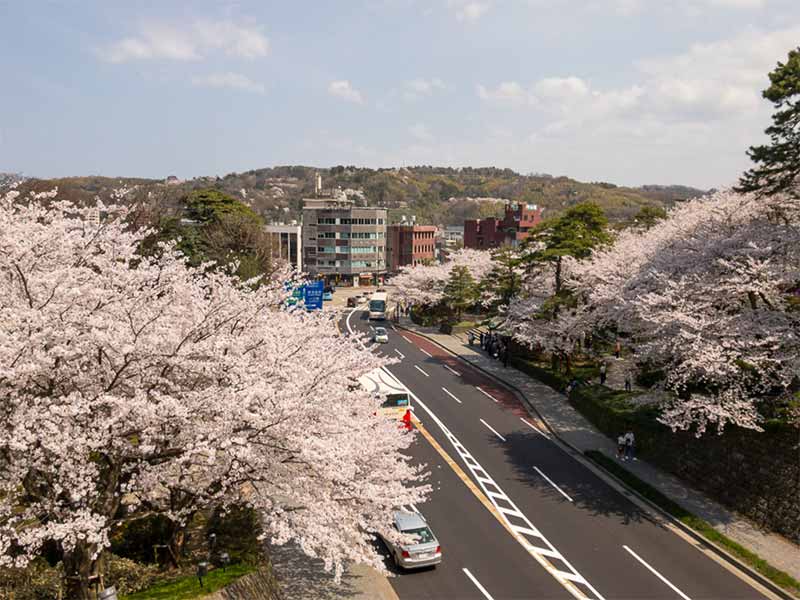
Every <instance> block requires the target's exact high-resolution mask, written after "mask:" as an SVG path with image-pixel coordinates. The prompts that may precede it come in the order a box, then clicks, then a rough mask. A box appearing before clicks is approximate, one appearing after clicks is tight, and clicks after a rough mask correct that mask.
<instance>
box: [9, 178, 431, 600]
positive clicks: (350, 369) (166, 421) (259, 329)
mask: <svg viewBox="0 0 800 600" xmlns="http://www.w3.org/2000/svg"><path fill="white" fill-rule="evenodd" d="M86 215H87V211H86V210H85V209H80V208H78V207H75V206H72V205H70V204H68V203H64V202H59V201H58V200H57V198H56V197H54V196H53V195H47V196H46V197H29V198H21V197H19V196H18V194H17V193H16V192H13V191H12V192H10V193H8V194H7V195H5V196H4V197H3V198H2V199H1V200H0V322H2V324H3V325H2V327H1V328H0V364H1V365H2V369H0V566H18V567H24V566H25V565H26V564H27V563H28V561H30V560H31V559H32V558H33V557H34V556H35V555H36V554H37V552H39V551H40V550H41V548H42V545H43V544H44V543H45V542H48V541H55V542H56V543H57V544H58V545H59V547H60V549H61V550H62V551H63V559H64V565H65V571H66V574H67V577H68V580H67V582H68V586H67V588H68V597H70V598H88V597H89V581H90V579H91V578H92V577H93V576H95V575H96V574H97V573H98V572H99V570H100V568H101V561H102V557H103V552H104V549H105V548H106V547H107V546H108V544H109V536H110V534H111V533H112V531H113V530H114V528H116V527H118V526H120V525H121V524H122V523H123V522H125V521H126V520H132V519H137V518H141V517H142V516H144V515H147V514H153V513H157V514H163V515H165V516H167V517H168V518H169V519H171V520H173V521H174V522H176V523H182V522H184V521H185V520H186V519H187V518H188V517H189V516H190V515H192V514H193V513H194V512H195V511H197V510H199V509H201V508H203V507H206V506H209V505H212V504H225V503H241V504H244V505H247V506H250V507H252V508H253V509H255V510H256V511H257V513H258V514H259V515H260V517H261V519H262V520H263V524H264V528H265V531H266V532H267V534H268V535H270V536H271V537H272V538H273V540H274V542H275V543H278V544H281V543H285V542H287V541H289V540H293V539H294V540H297V541H298V542H299V544H300V547H301V548H302V550H303V551H304V552H306V553H307V554H308V555H310V556H317V557H320V558H322V559H323V560H324V562H325V566H326V568H327V569H332V570H333V571H334V572H335V573H336V574H337V575H338V574H340V573H341V570H342V565H343V563H344V562H345V561H350V560H352V561H359V562H366V563H370V564H373V565H375V566H377V567H379V568H380V567H381V564H382V563H381V561H380V560H379V558H378V557H377V556H376V554H375V552H374V550H373V549H372V546H371V545H370V543H369V539H368V535H369V533H370V532H373V531H376V530H380V529H385V528H386V527H387V526H388V525H389V519H390V512H391V509H392V508H393V507H396V506H398V505H401V504H408V503H416V502H420V501H422V500H424V497H425V496H426V494H427V493H428V492H429V487H428V486H427V485H424V484H423V483H422V481H423V478H424V473H423V471H422V467H419V466H414V465H412V464H411V463H410V462H409V459H408V458H407V457H406V456H405V455H404V454H403V453H402V451H403V450H404V449H406V448H407V447H408V445H409V444H410V443H411V440H412V434H408V433H405V432H403V431H401V430H400V429H399V428H398V427H397V425H396V423H393V422H391V421H388V420H386V419H385V418H384V417H381V416H380V415H379V414H378V411H377V405H376V400H375V399H373V398H371V397H370V396H369V395H368V394H367V392H365V391H363V390H362V389H361V388H360V387H359V386H358V385H357V378H358V377H359V376H360V375H362V374H364V373H365V372H366V371H368V370H370V369H372V368H375V367H376V366H378V365H379V364H380V362H379V359H377V358H375V357H374V356H373V355H372V354H370V353H369V352H367V351H366V350H363V349H360V348H359V347H358V346H357V345H356V344H355V341H354V340H351V339H349V338H346V337H344V336H342V335H340V334H339V332H338V331H337V329H336V324H335V322H334V321H333V320H331V319H330V318H329V317H328V315H327V314H322V313H318V314H307V313H302V314H301V311H295V312H293V313H288V312H286V311H283V310H281V309H280V306H281V305H282V301H283V299H284V295H285V292H284V291H283V281H282V280H281V279H280V278H278V279H277V280H276V281H273V282H262V284H261V285H253V283H254V282H253V281H250V282H241V281H240V280H238V279H237V278H235V277H233V276H231V275H229V274H227V273H225V272H222V271H220V270H210V269H207V268H204V267H205V266H206V265H201V267H199V268H192V267H190V266H187V263H186V261H185V260H184V259H183V257H182V256H181V255H180V254H179V253H177V252H176V251H175V246H174V244H165V245H164V246H163V248H162V251H161V252H158V253H155V254H154V255H152V256H151V255H142V254H141V253H139V252H138V248H139V245H140V244H141V242H142V240H143V239H144V238H145V236H146V235H147V234H148V232H147V231H143V230H133V229H131V228H129V227H128V226H126V224H125V222H124V221H123V220H122V217H124V211H122V212H121V213H120V217H119V218H114V219H112V220H109V221H106V222H103V223H100V224H93V223H90V222H89V221H88V220H87V219H86V218H85V217H86Z"/></svg>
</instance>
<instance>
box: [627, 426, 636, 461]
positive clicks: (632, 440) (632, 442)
mask: <svg viewBox="0 0 800 600" xmlns="http://www.w3.org/2000/svg"><path fill="white" fill-rule="evenodd" d="M635 445H636V438H635V437H634V436H633V432H632V431H631V430H630V429H629V430H628V433H626V434H625V458H626V459H627V460H636V458H635V457H634V456H633V451H634V447H635Z"/></svg>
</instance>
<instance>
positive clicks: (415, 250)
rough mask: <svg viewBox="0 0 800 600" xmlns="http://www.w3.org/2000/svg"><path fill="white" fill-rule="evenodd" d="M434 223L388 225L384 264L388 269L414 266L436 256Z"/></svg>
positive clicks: (431, 259) (393, 269)
mask: <svg viewBox="0 0 800 600" xmlns="http://www.w3.org/2000/svg"><path fill="white" fill-rule="evenodd" d="M435 237H436V227H435V226H434V225H406V224H400V225H389V227H388V228H387V232H386V266H387V268H388V269H389V271H397V270H398V269H399V268H400V267H405V266H415V265H418V264H420V263H423V262H426V261H430V262H433V260H434V259H435V257H436V239H435Z"/></svg>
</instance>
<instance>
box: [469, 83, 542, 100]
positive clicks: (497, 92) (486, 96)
mask: <svg viewBox="0 0 800 600" xmlns="http://www.w3.org/2000/svg"><path fill="white" fill-rule="evenodd" d="M478 97H479V98H480V99H481V100H486V101H489V102H492V103H495V104H500V105H507V106H522V105H524V104H527V103H528V102H529V100H530V94H529V93H528V92H527V91H526V90H525V88H523V87H522V85H521V84H520V83H518V82H516V81H504V82H502V83H500V84H499V85H498V86H497V87H496V88H494V89H490V88H487V87H486V86H484V85H480V84H479V85H478Z"/></svg>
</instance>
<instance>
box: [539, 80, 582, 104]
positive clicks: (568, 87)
mask: <svg viewBox="0 0 800 600" xmlns="http://www.w3.org/2000/svg"><path fill="white" fill-rule="evenodd" d="M533 91H534V93H535V95H536V97H537V98H544V99H554V100H564V99H567V100H570V99H574V98H579V97H582V96H586V95H587V94H588V93H589V86H588V85H587V84H586V82H585V81H583V80H582V79H581V78H580V77H574V76H570V77H548V78H546V79H541V80H540V81H538V82H536V84H535V85H534V86H533Z"/></svg>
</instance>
